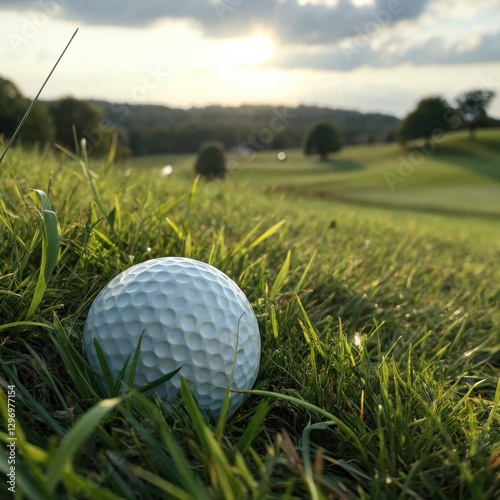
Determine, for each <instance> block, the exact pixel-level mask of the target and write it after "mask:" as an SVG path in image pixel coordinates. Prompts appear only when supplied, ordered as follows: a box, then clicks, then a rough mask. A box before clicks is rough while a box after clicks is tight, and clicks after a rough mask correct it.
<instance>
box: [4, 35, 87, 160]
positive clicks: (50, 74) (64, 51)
mask: <svg viewBox="0 0 500 500" xmlns="http://www.w3.org/2000/svg"><path fill="white" fill-rule="evenodd" d="M77 33H78V28H77V29H76V30H75V32H74V33H73V36H72V37H71V38H70V40H69V42H68V43H67V44H66V47H65V48H64V50H63V51H62V52H61V55H60V56H59V58H58V59H57V61H56V63H55V64H54V66H53V67H52V69H51V70H50V73H49V74H48V76H47V78H46V79H45V81H44V82H43V84H42V86H41V87H40V90H39V91H38V93H37V94H36V96H35V98H34V99H33V101H31V104H30V105H29V107H28V109H27V110H26V113H25V114H24V116H23V118H22V120H21V123H19V125H18V126H17V128H16V131H15V132H14V134H13V135H12V137H11V138H10V141H9V143H8V144H7V147H6V148H5V149H4V151H3V153H2V154H1V155H0V165H1V163H2V161H3V159H4V158H5V155H6V154H7V151H8V150H9V149H10V147H11V146H12V144H14V141H15V140H16V139H17V136H18V135H19V133H20V132H21V129H22V128H23V126H24V124H25V122H26V120H27V119H28V117H29V115H30V114H31V111H32V110H33V108H34V107H35V104H36V102H37V101H38V98H39V97H40V95H41V93H42V92H43V89H44V88H45V86H46V85H47V83H48V81H49V80H50V78H51V76H52V74H53V73H54V71H55V70H56V68H57V66H58V65H59V62H60V61H61V59H62V58H63V56H64V54H65V53H66V51H67V50H68V48H69V46H70V45H71V42H72V41H73V39H74V38H75V36H76V34H77Z"/></svg>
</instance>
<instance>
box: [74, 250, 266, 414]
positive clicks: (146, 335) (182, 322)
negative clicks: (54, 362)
mask: <svg viewBox="0 0 500 500" xmlns="http://www.w3.org/2000/svg"><path fill="white" fill-rule="evenodd" d="M141 335H143V338H142V343H141V351H140V354H139V360H138V364H137V368H136V376H135V381H134V384H135V386H136V387H138V386H140V385H142V384H144V383H145V381H148V382H152V381H154V380H155V379H157V378H159V377H161V376H163V375H166V374H167V373H171V372H172V371H174V370H176V369H177V368H180V371H179V373H178V374H176V375H175V377H173V378H171V379H170V380H168V381H167V382H165V383H163V384H161V385H160V386H158V387H156V388H155V391H156V392H158V394H159V395H160V396H161V397H163V398H165V399H172V398H174V397H175V396H176V395H177V394H178V390H179V387H180V378H181V377H184V378H185V379H186V380H187V382H188V384H189V386H190V388H191V391H192V392H193V395H194V397H195V399H196V400H197V401H198V404H199V405H200V408H202V409H203V410H205V411H206V412H207V413H208V414H210V415H212V416H213V417H214V418H217V417H218V415H219V413H220V410H221V408H222V404H223V401H224V398H225V395H226V389H227V387H228V386H230V388H231V389H236V390H245V389H251V388H252V386H253V384H254V383H255V380H256V378H257V374H258V370H259V362H260V333H259V327H258V323H257V318H256V317H255V313H254V312H253V310H252V307H251V305H250V303H249V302H248V299H247V298H246V297H245V294H244V293H243V292H242V291H241V290H240V288H239V287H238V286H237V285H236V283H234V281H232V280H231V279H230V278H229V277H228V276H226V275H225V274H224V273H223V272H221V271H219V270H218V269H216V268H215V267H213V266H211V265H209V264H205V263H203V262H198V261H196V260H192V259H188V258H182V257H165V258H160V259H153V260H148V261H146V262H142V263H140V264H137V265H135V266H132V267H131V268H129V269H127V270H126V271H124V272H122V273H121V274H119V275H118V276H116V277H115V278H113V279H112V280H111V281H110V282H109V283H108V284H107V285H106V286H105V287H104V288H103V289H102V290H101V292H100V293H99V295H98V296H97V297H96V299H95V300H94V302H93V304H92V306H91V308H90V311H89V314H88V317H87V320H86V322H85V327H84V332H83V340H84V345H85V351H86V355H87V358H88V360H89V364H90V365H91V367H92V368H93V369H94V370H95V371H96V372H98V373H102V370H101V366H100V363H99V360H98V357H97V354H96V351H95V347H94V339H97V341H98V342H99V344H100V346H101V348H102V350H103V352H104V354H105V356H106V359H107V362H108V365H109V367H110V370H111V372H112V375H113V376H114V377H115V379H116V378H118V376H119V374H120V371H121V370H122V368H123V366H124V364H125V362H126V359H127V358H128V357H129V356H130V357H131V358H132V357H133V356H134V354H135V351H136V348H137V345H138V343H139V339H140V337H141ZM242 401H243V395H242V394H234V393H233V394H232V395H231V396H230V404H229V413H230V414H232V413H234V411H235V410H236V409H237V408H238V406H239V405H240V404H241V403H242Z"/></svg>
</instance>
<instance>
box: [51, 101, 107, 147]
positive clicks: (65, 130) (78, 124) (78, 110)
mask: <svg viewBox="0 0 500 500" xmlns="http://www.w3.org/2000/svg"><path fill="white" fill-rule="evenodd" d="M51 113H52V117H53V119H54V123H55V125H56V128H57V142H59V143H60V144H61V145H62V146H64V147H67V148H74V147H75V133H76V140H77V141H78V142H79V141H80V140H81V139H82V138H83V137H85V139H86V141H87V150H88V152H89V154H90V153H94V154H96V155H104V154H106V153H107V152H108V150H109V146H110V143H111V135H112V134H111V133H109V131H108V130H107V128H106V127H104V126H103V122H102V120H103V118H104V113H103V111H102V110H101V109H100V108H99V107H98V106H96V105H95V104H93V103H91V102H88V101H80V100H78V99H74V98H72V97H67V98H65V99H62V100H61V101H57V102H55V103H53V105H52V107H51ZM73 129H74V132H73Z"/></svg>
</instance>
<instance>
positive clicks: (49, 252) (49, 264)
mask: <svg viewBox="0 0 500 500" xmlns="http://www.w3.org/2000/svg"><path fill="white" fill-rule="evenodd" d="M34 191H35V193H36V194H37V195H38V199H39V201H40V205H41V212H40V215H41V217H42V220H43V226H42V262H41V264H40V271H39V274H38V280H37V284H36V287H35V292H34V294H33V298H32V300H31V305H30V308H29V309H28V312H27V314H26V317H25V319H26V320H30V319H31V318H32V317H33V314H34V313H35V311H36V309H37V307H38V306H39V304H40V302H41V301H42V299H43V296H44V294H45V290H46V288H47V284H48V282H49V280H50V277H51V276H52V273H53V272H54V269H55V267H56V265H57V260H58V256H59V245H60V242H61V233H60V228H59V223H58V221H57V216H56V214H55V212H54V211H53V210H52V207H51V205H50V201H49V198H48V196H47V195H46V194H45V193H44V192H43V191H41V190H39V189H36V190H34Z"/></svg>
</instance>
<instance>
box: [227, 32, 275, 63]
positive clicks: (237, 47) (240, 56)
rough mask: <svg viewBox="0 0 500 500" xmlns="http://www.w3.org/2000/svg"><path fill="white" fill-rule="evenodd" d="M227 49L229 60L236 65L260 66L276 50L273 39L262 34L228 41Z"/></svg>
mask: <svg viewBox="0 0 500 500" xmlns="http://www.w3.org/2000/svg"><path fill="white" fill-rule="evenodd" d="M225 49H226V50H225V53H226V57H227V62H228V63H230V64H232V65H235V66H237V65H248V66H258V65H259V64H260V63H262V62H263V61H265V60H266V59H269V58H271V57H272V56H273V54H274V52H275V51H276V47H275V46H274V44H273V42H272V41H271V39H270V38H269V37H268V36H266V35H262V34H257V35H254V36H252V37H251V38H245V39H241V40H234V41H231V42H227V44H226V47H225Z"/></svg>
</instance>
